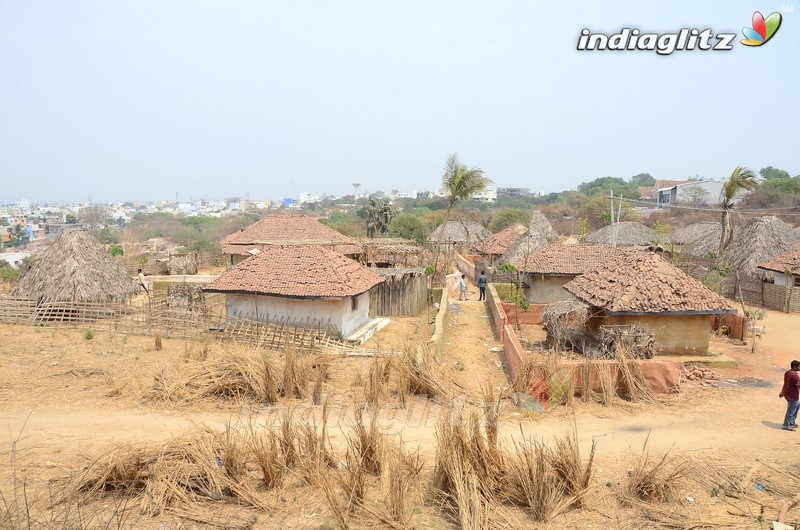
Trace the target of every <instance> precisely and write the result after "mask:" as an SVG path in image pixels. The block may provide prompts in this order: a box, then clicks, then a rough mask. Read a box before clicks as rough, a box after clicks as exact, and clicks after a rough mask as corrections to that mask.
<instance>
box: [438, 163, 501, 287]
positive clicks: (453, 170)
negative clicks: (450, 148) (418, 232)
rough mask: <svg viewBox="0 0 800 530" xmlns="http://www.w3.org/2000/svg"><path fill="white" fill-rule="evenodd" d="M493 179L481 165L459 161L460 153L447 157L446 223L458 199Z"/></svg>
mask: <svg viewBox="0 0 800 530" xmlns="http://www.w3.org/2000/svg"><path fill="white" fill-rule="evenodd" d="M491 183H492V181H491V180H490V179H488V178H487V177H484V176H483V170H482V169H481V168H479V167H473V168H468V167H467V165H466V164H461V163H460V162H459V161H458V155H457V154H455V153H453V154H452V155H450V156H449V157H447V164H445V167H444V175H443V176H442V188H444V190H445V191H446V192H447V212H446V213H445V215H444V223H443V225H442V226H447V222H448V221H449V220H450V210H452V209H453V205H454V204H455V203H456V201H458V200H459V199H460V200H466V199H469V198H470V197H472V196H473V195H475V194H476V193H479V192H481V191H484V190H485V189H486V186H488V185H489V184H491ZM439 247H440V245H438V244H437V245H436V252H435V254H434V258H433V270H434V274H436V265H437V264H438V262H439Z"/></svg>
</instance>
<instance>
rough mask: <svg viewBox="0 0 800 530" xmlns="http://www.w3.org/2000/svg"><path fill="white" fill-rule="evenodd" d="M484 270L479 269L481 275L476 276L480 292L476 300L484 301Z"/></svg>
mask: <svg viewBox="0 0 800 530" xmlns="http://www.w3.org/2000/svg"><path fill="white" fill-rule="evenodd" d="M487 281H488V280H487V278H486V271H481V275H480V276H478V289H480V291H481V294H480V295H478V300H483V301H484V302H485V301H486V282H487Z"/></svg>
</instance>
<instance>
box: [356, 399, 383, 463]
mask: <svg viewBox="0 0 800 530" xmlns="http://www.w3.org/2000/svg"><path fill="white" fill-rule="evenodd" d="M347 446H348V449H347V450H348V453H352V454H353V457H352V458H353V460H354V461H357V462H358V465H359V466H360V467H362V468H363V469H364V471H366V472H367V473H371V474H372V475H380V473H381V467H382V461H381V460H382V459H381V456H382V454H383V436H382V435H381V434H380V433H379V432H378V422H377V418H372V421H370V422H369V427H367V426H365V425H364V411H363V409H361V408H356V411H355V421H354V423H353V434H352V435H350V436H349V437H348V439H347ZM348 461H349V455H348Z"/></svg>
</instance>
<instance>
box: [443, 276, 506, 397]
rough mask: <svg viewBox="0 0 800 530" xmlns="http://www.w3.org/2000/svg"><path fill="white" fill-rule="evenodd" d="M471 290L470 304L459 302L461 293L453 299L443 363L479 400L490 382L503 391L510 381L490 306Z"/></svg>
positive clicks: (454, 377)
mask: <svg viewBox="0 0 800 530" xmlns="http://www.w3.org/2000/svg"><path fill="white" fill-rule="evenodd" d="M469 290H470V293H469V298H468V299H467V300H464V301H461V300H459V299H458V293H456V294H455V296H454V297H451V299H450V307H449V308H448V309H449V311H450V315H449V318H450V321H449V328H448V332H447V345H446V347H445V357H444V361H443V363H444V365H445V366H447V367H448V369H449V370H450V371H451V374H452V377H453V380H454V381H455V382H456V383H457V384H458V385H459V386H461V387H462V388H463V389H465V390H466V391H467V392H468V394H469V396H471V397H478V396H480V395H481V385H483V384H484V383H486V382H487V381H488V382H489V383H490V384H491V385H492V387H493V388H498V387H500V388H502V387H506V386H508V385H509V380H508V378H507V375H506V373H505V371H504V370H503V344H502V343H501V342H499V341H498V340H497V339H496V338H495V336H494V331H493V330H492V324H491V319H490V316H489V312H488V308H487V306H486V303H485V302H483V301H478V288H477V287H475V286H474V285H471V284H470V285H469Z"/></svg>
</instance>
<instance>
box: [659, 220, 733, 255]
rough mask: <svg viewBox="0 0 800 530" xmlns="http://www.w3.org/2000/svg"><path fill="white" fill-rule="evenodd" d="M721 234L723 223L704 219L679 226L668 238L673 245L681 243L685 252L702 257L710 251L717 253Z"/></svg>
mask: <svg viewBox="0 0 800 530" xmlns="http://www.w3.org/2000/svg"><path fill="white" fill-rule="evenodd" d="M721 235H722V225H720V224H719V223H715V222H711V221H704V222H701V223H693V224H690V225H686V226H684V227H683V228H678V229H677V230H675V231H674V232H672V233H671V234H670V235H669V236H668V239H669V242H670V243H672V244H673V245H680V246H681V248H682V250H683V252H684V253H685V254H688V255H690V256H694V257H697V258H702V257H703V256H707V255H708V254H709V253H713V254H716V253H717V251H718V250H719V238H720V236H721Z"/></svg>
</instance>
